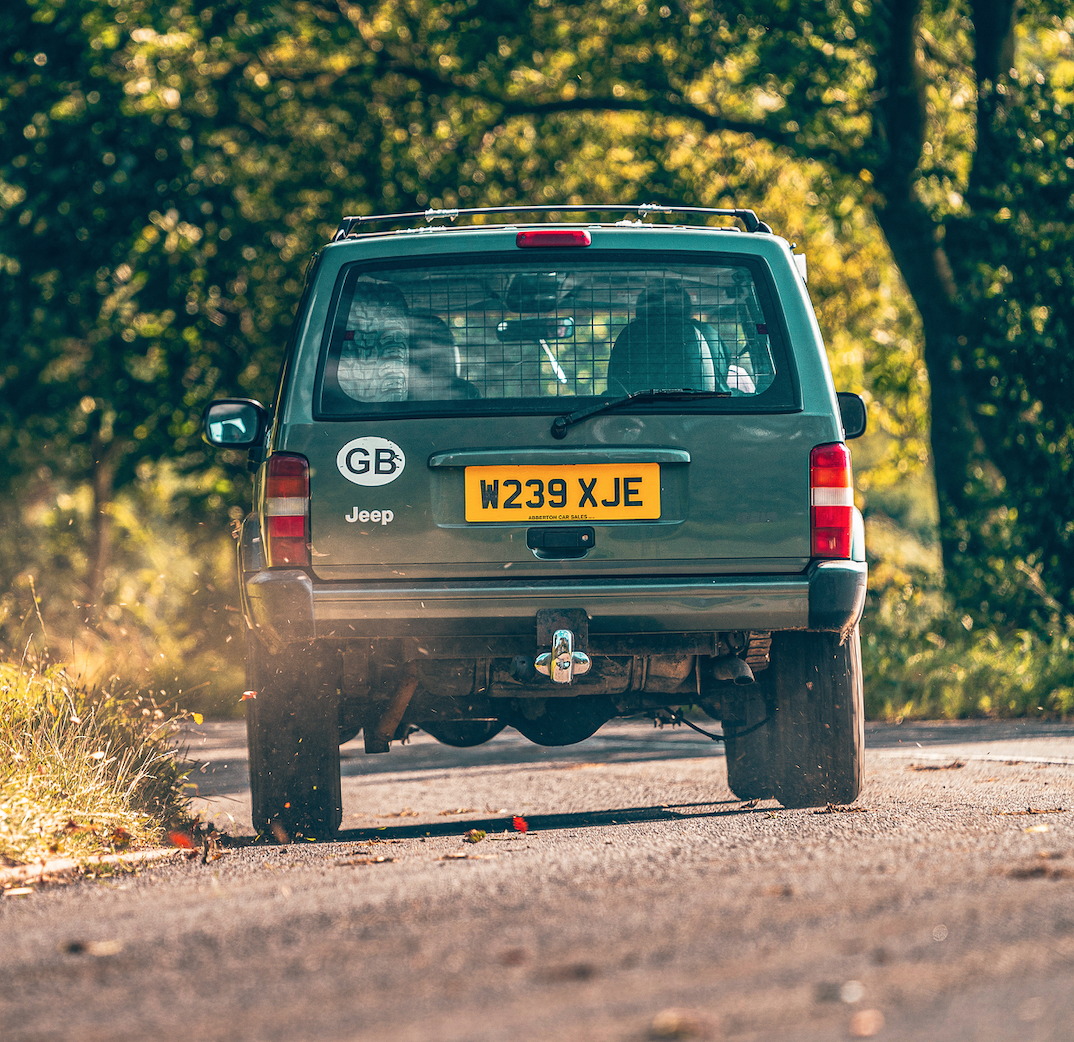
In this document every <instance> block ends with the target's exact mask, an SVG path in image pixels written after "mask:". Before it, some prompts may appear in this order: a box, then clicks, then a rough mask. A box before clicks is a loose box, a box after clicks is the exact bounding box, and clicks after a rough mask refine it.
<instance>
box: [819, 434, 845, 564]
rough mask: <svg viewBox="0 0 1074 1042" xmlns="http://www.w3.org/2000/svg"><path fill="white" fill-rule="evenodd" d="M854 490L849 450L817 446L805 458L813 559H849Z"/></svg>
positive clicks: (839, 445) (838, 444)
mask: <svg viewBox="0 0 1074 1042" xmlns="http://www.w3.org/2000/svg"><path fill="white" fill-rule="evenodd" d="M853 527H854V488H853V481H852V478H851V469H850V450H849V449H848V448H847V447H846V445H844V444H843V443H842V442H836V443H835V444H833V445H818V446H817V447H816V448H815V449H814V450H813V453H812V455H811V456H810V458H809V529H810V543H811V547H812V555H813V556H814V557H842V558H849V557H850V539H851V533H852V531H853Z"/></svg>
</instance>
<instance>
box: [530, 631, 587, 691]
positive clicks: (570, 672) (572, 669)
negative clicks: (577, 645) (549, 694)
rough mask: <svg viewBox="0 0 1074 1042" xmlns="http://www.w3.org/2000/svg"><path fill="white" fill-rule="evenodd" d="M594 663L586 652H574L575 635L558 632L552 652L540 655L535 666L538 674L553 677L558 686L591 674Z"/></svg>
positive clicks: (555, 634) (555, 635) (553, 636)
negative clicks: (590, 670) (590, 669)
mask: <svg viewBox="0 0 1074 1042" xmlns="http://www.w3.org/2000/svg"><path fill="white" fill-rule="evenodd" d="M591 665H592V662H590V660H589V656H588V655H587V654H586V653H585V652H584V651H575V650H574V634H573V633H572V632H571V631H570V630H556V631H555V632H554V633H553V634H552V650H551V651H546V652H544V654H543V655H538V656H537V660H536V662H534V666H535V667H536V668H537V672H538V673H543V674H544V675H545V676H546V677H547V676H551V678H552V681H553V682H554V683H556V684H569V683H570V682H571V681H572V680H573V679H574V678H575V677H580V676H581V675H582V674H583V673H588V672H589V667H590V666H591Z"/></svg>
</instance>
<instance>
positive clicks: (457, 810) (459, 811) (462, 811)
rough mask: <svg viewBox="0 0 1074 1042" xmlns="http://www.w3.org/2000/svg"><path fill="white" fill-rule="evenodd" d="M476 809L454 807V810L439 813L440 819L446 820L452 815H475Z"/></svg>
mask: <svg viewBox="0 0 1074 1042" xmlns="http://www.w3.org/2000/svg"><path fill="white" fill-rule="evenodd" d="M476 813H477V808H476V807H456V808H455V809H454V810H442V811H440V817H442V818H447V817H450V816H451V815H452V814H476Z"/></svg>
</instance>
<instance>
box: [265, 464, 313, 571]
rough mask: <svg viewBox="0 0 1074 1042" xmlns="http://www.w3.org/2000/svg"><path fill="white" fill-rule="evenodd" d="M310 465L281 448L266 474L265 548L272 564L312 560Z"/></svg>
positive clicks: (307, 562) (277, 565)
mask: <svg viewBox="0 0 1074 1042" xmlns="http://www.w3.org/2000/svg"><path fill="white" fill-rule="evenodd" d="M309 519H310V465H309V463H308V462H307V460H306V457H305V456H291V455H288V454H287V453H282V452H277V453H275V454H274V455H272V456H270V457H269V461H268V472H267V475H266V478H265V552H266V556H267V557H268V563H269V567H270V568H279V567H282V566H290V567H292V568H293V567H296V566H299V567H301V566H303V565H308V564H309V563H310V549H309Z"/></svg>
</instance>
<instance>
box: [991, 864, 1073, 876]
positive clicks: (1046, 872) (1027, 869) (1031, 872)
mask: <svg viewBox="0 0 1074 1042" xmlns="http://www.w3.org/2000/svg"><path fill="white" fill-rule="evenodd" d="M1003 874H1004V875H1005V876H1008V877H1009V878H1010V879H1070V878H1071V877H1072V876H1074V871H1071V870H1070V869H1069V868H1064V867H1063V866H1062V865H1047V864H1045V865H1042V864H1040V863H1039V862H1038V863H1037V864H1035V865H1018V866H1016V867H1015V868H1009V869H1007V870H1006V871H1005V872H1004V873H1003Z"/></svg>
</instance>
